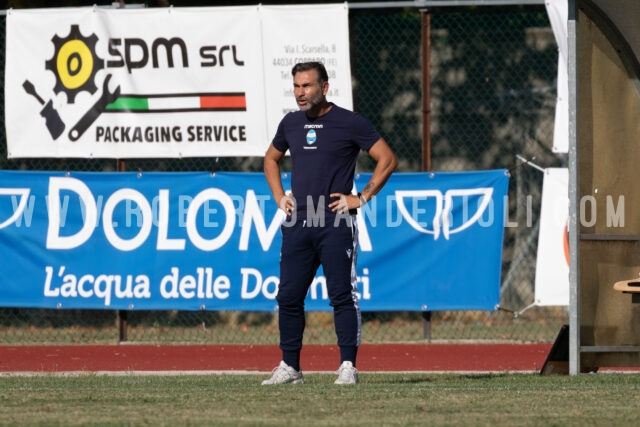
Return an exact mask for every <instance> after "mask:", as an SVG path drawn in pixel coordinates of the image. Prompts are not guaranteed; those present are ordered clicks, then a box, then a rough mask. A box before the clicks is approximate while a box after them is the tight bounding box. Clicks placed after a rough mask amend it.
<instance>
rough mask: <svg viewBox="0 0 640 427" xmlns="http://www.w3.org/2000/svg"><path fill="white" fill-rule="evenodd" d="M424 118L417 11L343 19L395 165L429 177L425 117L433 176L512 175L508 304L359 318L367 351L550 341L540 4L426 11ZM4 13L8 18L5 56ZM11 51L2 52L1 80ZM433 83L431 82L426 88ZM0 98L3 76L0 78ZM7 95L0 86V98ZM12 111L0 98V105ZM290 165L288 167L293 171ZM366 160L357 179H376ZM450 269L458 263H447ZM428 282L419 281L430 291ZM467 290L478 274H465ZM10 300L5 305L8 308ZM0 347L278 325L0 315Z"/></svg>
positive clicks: (168, 316) (556, 324) (248, 319)
mask: <svg viewBox="0 0 640 427" xmlns="http://www.w3.org/2000/svg"><path fill="white" fill-rule="evenodd" d="M427 13H428V15H429V20H428V21H427V22H429V30H430V39H429V43H428V44H429V56H428V58H429V62H430V69H429V71H430V73H429V74H430V79H429V80H430V81H429V82H428V84H429V88H430V100H429V101H430V102H429V103H430V111H428V113H429V114H428V115H427V114H425V113H426V112H425V111H423V106H422V105H423V104H422V102H423V96H422V87H423V86H422V80H423V70H422V58H423V54H424V51H423V47H422V43H421V34H422V29H423V19H422V18H423V17H422V15H421V11H419V10H417V9H415V8H402V9H389V8H384V9H360V8H357V9H356V8H353V9H352V10H350V13H349V25H350V42H351V61H352V66H351V69H352V81H353V95H354V108H355V110H357V111H358V112H360V113H361V114H363V115H364V116H365V117H367V118H369V120H370V121H371V122H372V123H373V124H374V126H375V127H376V128H378V130H379V131H380V132H381V134H382V135H383V137H384V138H385V139H386V140H387V141H388V142H389V144H390V145H391V147H392V148H393V150H394V151H395V152H396V154H397V155H398V158H399V162H400V165H399V168H398V172H417V171H420V170H421V168H422V158H423V157H422V156H423V153H422V147H423V141H422V134H423V131H422V129H423V125H424V124H425V122H424V121H425V120H429V126H430V129H431V132H430V135H429V136H430V153H428V154H429V155H430V160H431V169H432V170H437V171H464V170H480V169H493V168H507V169H509V170H510V171H511V180H510V188H509V219H510V224H513V223H517V226H509V227H506V229H505V240H504V254H503V271H502V284H501V303H500V308H499V309H497V310H496V311H491V312H484V311H483V312H475V311H453V312H451V311H443V312H433V313H419V312H402V313H397V312H375V313H374V312H365V313H363V334H362V336H363V342H365V343H374V342H375V343H379V342H421V341H427V342H433V341H444V340H446V341H461V340H474V341H487V340H488V341H515V342H529V341H544V342H551V341H553V339H554V338H555V336H556V334H557V331H558V330H559V328H560V326H561V325H563V324H565V323H567V321H568V315H567V312H566V308H565V307H538V306H533V307H532V308H530V309H528V310H526V311H525V312H522V313H521V312H520V311H521V310H522V309H523V308H524V307H528V306H529V305H530V304H531V303H532V302H533V298H534V281H535V263H536V252H537V237H538V224H539V217H538V215H539V211H540V200H541V190H542V178H543V177H542V173H541V172H540V171H539V170H537V169H535V168H532V167H531V166H528V165H526V164H524V162H522V161H520V160H519V158H518V156H521V158H526V159H529V160H531V161H532V162H533V163H536V164H538V165H540V166H542V167H562V166H565V165H566V156H563V155H558V154H554V153H552V150H551V147H552V140H553V120H554V111H555V99H556V69H557V46H556V43H555V39H554V36H553V32H552V30H551V27H550V25H549V22H548V19H547V15H546V11H545V9H544V6H543V5H539V6H518V7H458V8H435V9H430V10H429V11H428V12H427ZM5 17H6V15H4V16H2V20H1V21H0V36H1V37H2V41H3V43H2V46H5V43H4V40H5V28H6V25H5V23H6V21H5ZM4 60H5V57H4V50H3V51H2V54H1V55H0V62H2V64H1V65H2V67H1V70H2V72H4ZM426 83H427V82H425V84H426ZM0 84H2V85H3V89H4V75H3V76H2V79H0ZM1 93H2V95H0V96H4V90H3V91H1ZM0 108H2V110H3V112H4V99H3V102H2V103H0ZM122 165H124V166H125V167H126V169H128V170H143V171H164V172H169V171H211V170H216V171H250V172H260V171H262V159H261V158H254V157H245V158H188V159H137V160H127V161H126V162H120V163H118V162H116V161H115V160H100V159H11V160H9V159H7V147H6V135H5V133H4V127H3V128H2V134H0V169H14V170H16V169H19V170H72V171H115V170H118V169H119V166H122ZM286 166H287V165H286V164H285V168H286ZM372 168H373V164H371V163H370V162H369V161H368V160H367V159H366V156H363V158H362V159H361V160H360V162H359V164H358V170H359V171H360V172H370V171H372ZM451 262H452V266H451V267H452V268H455V264H454V263H455V262H463V261H461V260H452V261H451ZM426 280H429V278H428V277H425V281H426ZM470 280H473V278H470ZM1 305H2V302H1V301H0V306H1ZM0 340H1V342H3V343H11V344H32V343H70V344H88V343H114V342H118V341H121V340H128V341H130V342H152V343H185V342H187V343H228V344H233V343H236V344H275V343H277V342H278V328H277V316H276V315H275V314H274V313H260V312H226V311H220V312H209V311H202V312H184V311H170V312H164V311H152V312H147V311H128V312H114V311H108V310H43V309H16V308H0ZM305 342H306V343H318V344H321V343H335V333H334V331H333V318H332V313H325V312H321V313H308V314H307V330H306V333H305Z"/></svg>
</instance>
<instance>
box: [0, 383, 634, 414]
mask: <svg viewBox="0 0 640 427" xmlns="http://www.w3.org/2000/svg"><path fill="white" fill-rule="evenodd" d="M266 377H267V375H237V374H234V375H226V374H225V375H180V376H137V375H134V374H133V373H132V374H130V375H123V376H105V375H101V374H89V373H88V374H85V375H80V376H55V375H47V374H44V375H39V376H8V375H4V376H0V424H1V425H16V424H20V425H65V426H68V425H154V426H155V425H340V426H343V425H363V426H374V425H375V426H381V425H402V426H404V425H456V426H459V425H474V426H475V425H494V426H495V425H544V426H552V425H557V426H568V425H575V426H582V425H607V426H609V425H615V426H622V425H629V426H631V425H633V426H636V425H639V424H640V410H639V409H638V402H639V401H640V374H617V373H616V374H613V373H598V374H585V375H580V376H574V377H569V376H560V375H557V376H551V377H541V376H539V375H537V374H532V373H526V374H512V373H504V374H413V373H412V374H374V373H361V375H360V384H358V385H356V386H336V385H334V384H333V380H334V377H335V376H334V375H329V374H307V375H306V376H305V384H302V385H284V386H261V385H260V381H261V380H263V379H264V378H266Z"/></svg>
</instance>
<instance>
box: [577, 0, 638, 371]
mask: <svg viewBox="0 0 640 427" xmlns="http://www.w3.org/2000/svg"><path fill="white" fill-rule="evenodd" d="M568 2H569V4H568V23H567V24H568V26H567V30H568V47H569V49H568V50H569V58H568V80H569V176H570V184H569V198H570V227H569V242H570V257H571V268H570V284H571V285H570V332H569V336H570V337H569V344H570V348H569V373H570V374H571V375H576V374H578V373H580V372H585V371H589V370H594V369H597V368H599V367H624V366H640V293H639V292H640V179H638V175H636V172H639V171H640V149H638V148H639V147H638V145H639V144H640V81H639V79H640V64H639V62H638V58H639V57H640V27H639V26H638V20H639V19H640V2H638V1H637V0H568ZM614 285H615V286H614Z"/></svg>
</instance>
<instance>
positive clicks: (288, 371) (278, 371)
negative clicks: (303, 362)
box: [262, 360, 304, 385]
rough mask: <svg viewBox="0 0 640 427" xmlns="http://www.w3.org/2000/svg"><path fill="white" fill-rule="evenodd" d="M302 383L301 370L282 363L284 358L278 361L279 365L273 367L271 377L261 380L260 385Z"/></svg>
mask: <svg viewBox="0 0 640 427" xmlns="http://www.w3.org/2000/svg"><path fill="white" fill-rule="evenodd" d="M302 383H304V379H303V378H302V371H296V370H295V369H293V368H292V367H291V366H289V365H287V364H286V363H284V360H283V361H281V362H280V365H278V366H277V367H276V368H274V369H273V375H271V378H269V379H268V380H264V381H262V385H271V384H302Z"/></svg>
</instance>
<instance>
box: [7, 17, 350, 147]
mask: <svg viewBox="0 0 640 427" xmlns="http://www.w3.org/2000/svg"><path fill="white" fill-rule="evenodd" d="M310 8H311V9H312V10H310ZM347 12H348V11H347V9H346V7H345V5H343V4H336V5H319V6H311V7H310V6H287V7H268V8H265V7H262V6H243V7H215V8H213V7H205V8H167V9H125V10H123V9H120V10H113V9H100V8H73V9H71V8H66V9H30V10H11V11H9V12H8V14H7V47H6V68H5V106H6V108H5V113H6V115H5V122H6V131H7V146H8V147H7V148H8V157H10V158H19V157H69V158H72V157H82V158H123V159H124V158H165V157H166V158H176V157H224V156H263V155H264V153H265V151H266V148H267V146H268V144H269V142H270V141H271V138H272V137H273V135H274V134H275V131H276V127H277V124H278V121H279V119H280V118H281V117H282V115H283V112H284V111H285V110H286V109H293V108H295V101H294V98H293V93H292V91H291V88H292V77H291V67H292V66H293V62H292V61H295V60H307V59H309V60H311V59H314V60H320V61H323V62H324V63H325V64H326V65H327V68H328V70H330V73H331V74H332V75H335V76H336V80H335V81H330V83H331V85H332V88H333V87H335V88H336V89H337V90H336V91H335V92H334V93H333V94H331V95H333V96H331V97H330V101H333V102H335V103H337V104H340V105H343V106H345V107H348V108H350V107H351V104H352V101H351V86H350V78H351V75H350V69H349V57H348V46H349V43H348V17H347ZM296 13H297V14H298V15H296ZM305 13H306V14H314V15H313V16H314V19H305V20H304V23H305V24H304V31H302V30H301V28H299V27H300V24H298V22H297V21H298V20H299V17H300V16H304V15H301V14H305ZM316 13H322V14H326V15H327V16H328V15H331V16H332V19H315V16H316V15H315V14H316ZM306 16H309V15H306ZM291 20H294V21H296V22H291ZM274 28H278V31H274ZM301 34H302V36H301ZM305 34H309V36H304V35H305ZM326 35H329V37H326ZM332 49H333V50H332ZM287 51H292V52H291V53H293V51H295V53H296V54H295V55H293V54H292V55H287ZM281 58H282V59H287V60H286V61H284V62H282V61H280V59H281ZM285 72H286V74H287V76H286V79H285V76H284V74H285ZM338 76H339V78H338ZM344 82H348V83H349V85H348V86H345V84H344ZM269 115H270V116H269Z"/></svg>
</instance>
